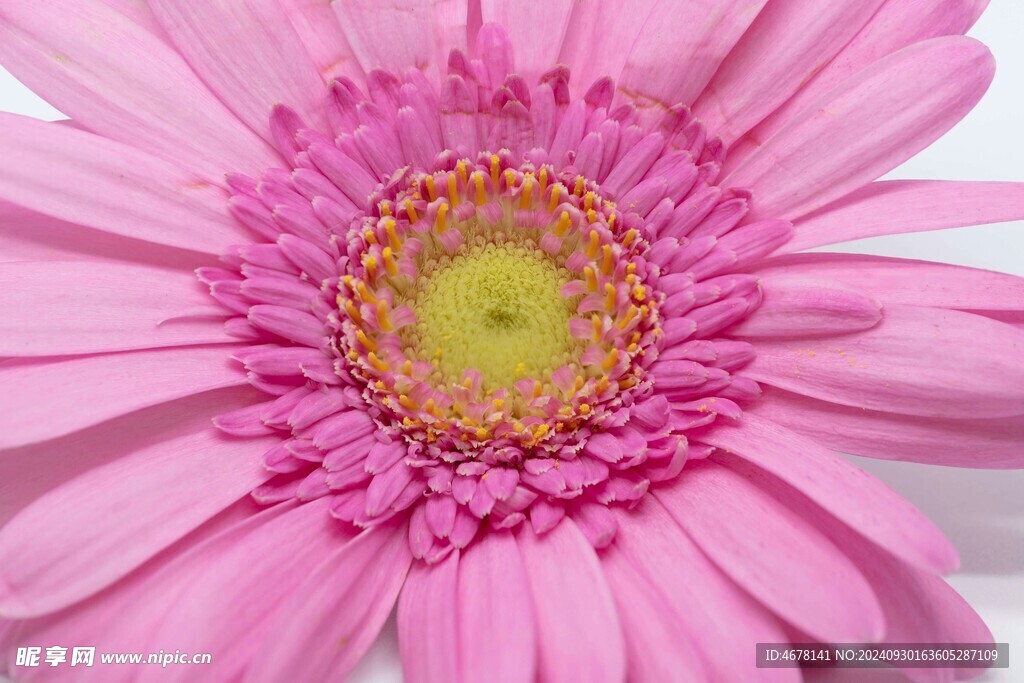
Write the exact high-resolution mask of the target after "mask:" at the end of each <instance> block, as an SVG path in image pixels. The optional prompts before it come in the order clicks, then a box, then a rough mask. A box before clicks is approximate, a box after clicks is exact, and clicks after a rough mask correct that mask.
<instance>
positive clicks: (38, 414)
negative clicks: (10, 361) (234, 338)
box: [0, 346, 248, 448]
mask: <svg viewBox="0 0 1024 683" xmlns="http://www.w3.org/2000/svg"><path fill="white" fill-rule="evenodd" d="M237 348H239V347H233V346H214V347H212V348H179V349H160V350H156V351H135V352H132V353H117V354H105V355H99V356H87V357H85V358H74V359H71V360H64V361H59V362H56V363H37V364H33V365H27V366H15V367H13V368H2V367H0V386H4V387H7V389H8V390H7V391H5V392H4V393H3V394H2V395H0V416H2V417H0V448H16V447H18V446H24V445H27V444H30V443H36V442H39V441H45V440H47V439H53V438H56V437H58V436H63V435H65V434H70V433H72V432H74V431H77V430H79V429H83V428H85V427H89V426H92V425H94V424H99V423H100V422H103V421H105V420H109V419H111V418H114V417H118V416H120V415H126V414H128V413H130V412H132V411H135V410H139V409H141V408H147V407H149V406H153V405H157V404H159V403H164V402H166V401H172V400H174V399H177V398H182V397H184V396H190V395H192V394H198V393H201V392H204V391H210V390H212V389H223V388H226V387H232V386H240V385H243V384H245V383H247V382H248V380H247V378H246V376H245V371H244V370H243V369H242V368H241V367H240V366H239V364H238V363H235V362H233V361H231V360H230V354H231V352H232V351H233V350H235V349H237Z"/></svg>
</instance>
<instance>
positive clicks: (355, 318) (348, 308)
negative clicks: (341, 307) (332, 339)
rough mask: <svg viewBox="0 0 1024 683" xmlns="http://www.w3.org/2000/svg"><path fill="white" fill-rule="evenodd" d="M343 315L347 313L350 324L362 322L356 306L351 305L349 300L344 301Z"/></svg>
mask: <svg viewBox="0 0 1024 683" xmlns="http://www.w3.org/2000/svg"><path fill="white" fill-rule="evenodd" d="M345 313H347V314H348V317H349V318H350V319H351V320H352V322H354V323H356V324H357V325H358V324H359V323H361V322H363V316H361V315H359V309H358V308H356V305H355V304H354V303H352V300H351V299H346V300H345Z"/></svg>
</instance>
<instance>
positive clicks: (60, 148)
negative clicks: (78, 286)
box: [0, 114, 246, 255]
mask: <svg viewBox="0 0 1024 683" xmlns="http://www.w3.org/2000/svg"><path fill="white" fill-rule="evenodd" d="M0 147H3V149H4V164H3V166H2V167H0V199H3V200H7V201H10V202H13V203H15V204H19V205H21V206H25V207H27V208H30V209H33V210H35V211H38V212H39V213H42V214H46V215H48V216H53V217H55V218H59V219H61V220H66V221H71V222H74V223H80V224H82V225H87V226H89V227H92V228H97V229H99V230H105V231H107V232H112V233H116V234H119V235H125V236H127V237H135V238H138V239H143V240H147V241H150V242H157V243H159V244H166V245H170V246H172V247H182V248H184V249H193V250H196V251H201V252H205V253H212V254H216V255H220V254H221V253H222V252H223V251H224V249H225V248H226V247H227V246H229V245H230V244H233V243H235V242H238V241H241V240H244V239H245V237H246V233H245V232H244V231H243V230H242V228H241V227H240V226H239V225H238V224H237V223H235V221H234V219H232V218H231V217H230V216H229V215H228V210H227V194H226V193H225V192H224V191H223V190H221V189H220V188H218V187H215V186H213V185H211V184H209V182H207V181H206V180H204V179H203V178H201V177H200V176H198V175H196V174H194V173H192V172H190V171H185V170H182V169H181V168H180V167H178V166H175V165H172V164H170V163H168V162H166V161H163V160H161V159H158V158H156V157H152V156H149V155H148V154H146V153H144V152H141V151H139V150H136V149H133V148H131V147H128V146H126V145H123V144H121V143H118V142H114V141H112V140H107V139H105V138H101V137H99V136H97V135H93V134H91V133H86V132H83V131H80V130H76V129H74V128H71V127H70V126H54V125H53V124H50V123H46V122H43V121H36V120H35V119H30V118H27V117H23V116H15V115H13V114H0Z"/></svg>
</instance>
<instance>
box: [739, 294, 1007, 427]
mask: <svg viewBox="0 0 1024 683" xmlns="http://www.w3.org/2000/svg"><path fill="white" fill-rule="evenodd" d="M1022 351H1024V331H1022V330H1018V329H1015V328H1014V327H1012V326H1010V325H1007V324H1005V323H1001V322H999V321H996V320H991V319H989V318H985V317H983V316H980V315H974V314H971V313H963V312H961V311H950V310H944V309H940V308H925V307H917V306H903V305H891V306H886V307H885V311H884V315H883V317H882V322H880V323H879V324H878V325H876V326H875V327H873V328H871V329H870V330H865V331H863V332H855V333H852V334H847V335H842V336H838V337H821V338H815V339H800V338H797V339H789V340H771V339H767V340H763V341H761V342H759V343H758V348H757V358H756V359H755V360H754V362H753V363H751V364H750V365H749V366H748V367H747V368H745V369H744V370H743V374H745V375H747V376H749V377H751V378H753V379H755V380H758V381H761V382H764V383H766V384H770V385H772V386H777V387H779V388H781V389H786V390H788V391H795V392H797V393H800V394H804V395H805V396H812V397H814V398H820V399H823V400H826V401H831V402H833V403H841V404H843V405H848V406H854V407H860V408H870V409H872V410H882V411H888V412H897V413H906V414H908V415H921V416H924V417H966V416H968V415H970V416H975V415H977V413H978V410H979V408H980V407H981V406H984V408H983V410H984V413H985V414H987V415H988V416H989V417H1004V416H1007V415H1020V414H1022V413H1024V364H1022V363H1021V362H1020V357H1021V353H1022Z"/></svg>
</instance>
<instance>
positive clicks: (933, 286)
mask: <svg viewBox="0 0 1024 683" xmlns="http://www.w3.org/2000/svg"><path fill="white" fill-rule="evenodd" d="M754 272H755V273H756V274H758V275H770V276H776V275H783V274H789V273H793V274H796V273H799V274H800V276H801V277H802V276H807V277H811V278H823V279H835V280H839V281H841V282H844V283H846V284H849V285H852V286H854V287H856V288H857V289H859V290H861V291H863V292H865V293H867V294H870V295H871V296H872V297H874V298H875V299H877V300H878V301H880V302H882V303H884V304H906V305H908V306H933V307H936V308H957V309H972V310H983V311H1018V310H1022V309H1024V278H1021V277H1018V276H1016V275H1010V274H1008V273H997V272H994V271H991V270H981V269H979V268H966V267H964V266H954V265H949V264H945V263H933V262H930V261H913V260H910V259H897V258H887V257H884V256H868V255H865V254H830V253H814V254H791V255H788V256H780V257H776V258H771V259H767V260H765V261H762V262H761V263H760V264H759V265H758V266H757V267H756V269H755V270H754Z"/></svg>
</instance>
